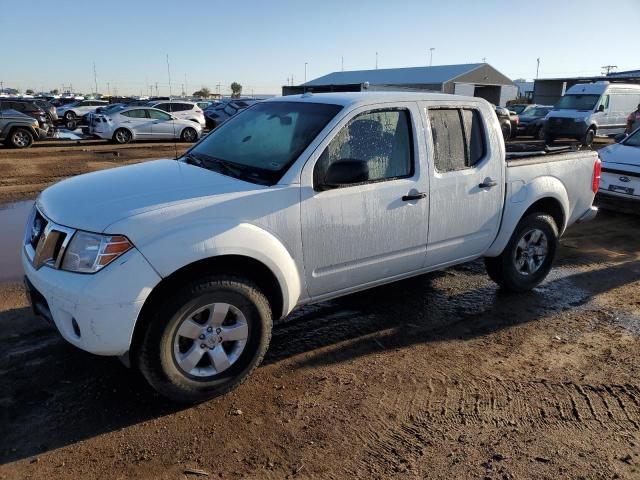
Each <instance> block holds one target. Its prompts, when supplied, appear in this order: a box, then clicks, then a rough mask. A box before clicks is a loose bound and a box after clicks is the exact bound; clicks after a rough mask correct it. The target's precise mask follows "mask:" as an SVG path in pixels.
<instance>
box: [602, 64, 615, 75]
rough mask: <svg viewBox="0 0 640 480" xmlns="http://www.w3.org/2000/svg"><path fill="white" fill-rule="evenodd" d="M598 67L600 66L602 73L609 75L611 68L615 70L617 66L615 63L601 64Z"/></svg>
mask: <svg viewBox="0 0 640 480" xmlns="http://www.w3.org/2000/svg"><path fill="white" fill-rule="evenodd" d="M600 68H602V74H603V75H609V73H611V70H617V69H618V66H617V65H603V66H602V67H600Z"/></svg>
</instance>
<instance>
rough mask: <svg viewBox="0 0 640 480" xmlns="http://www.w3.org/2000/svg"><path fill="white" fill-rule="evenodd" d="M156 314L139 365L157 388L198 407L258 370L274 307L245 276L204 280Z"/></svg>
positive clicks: (176, 295) (146, 333) (177, 293)
mask: <svg viewBox="0 0 640 480" xmlns="http://www.w3.org/2000/svg"><path fill="white" fill-rule="evenodd" d="M154 310H155V312H154V313H153V317H152V318H150V321H149V322H148V323H147V324H146V326H145V327H144V328H145V330H144V332H143V335H142V337H141V343H140V346H139V349H138V354H137V355H136V357H137V362H136V363H137V366H138V368H139V369H140V371H141V372H142V374H143V375H144V377H145V378H146V379H147V381H148V382H149V384H150V385H151V386H152V387H153V388H155V389H156V390H157V391H158V392H159V393H160V394H162V395H163V396H165V397H167V398H169V399H171V400H174V401H176V402H181V403H198V402H202V401H205V400H208V399H210V398H213V397H216V396H218V395H222V394H225V393H227V392H229V391H230V390H232V389H234V388H235V387H237V386H238V385H240V384H241V383H242V382H243V381H244V380H245V379H246V378H247V377H248V376H249V375H250V374H251V373H252V372H253V370H255V369H256V367H257V366H258V365H259V364H260V363H261V362H262V359H263V358H264V355H265V353H266V352H267V349H268V347H269V342H270V340H271V327H272V317H271V308H270V305H269V302H268V301H267V298H266V297H265V295H264V294H263V293H262V292H261V291H260V290H259V289H258V287H257V286H256V285H254V284H253V283H252V282H251V281H249V280H247V279H245V278H242V277H235V276H227V275H214V276H210V277H205V278H201V279H199V280H196V281H194V282H193V283H191V284H187V285H186V286H184V287H183V288H181V289H178V290H177V291H175V293H174V294H173V295H171V296H170V297H169V298H167V300H166V301H165V302H164V303H163V304H161V305H158V306H157V308H155V309H154ZM238 327H240V329H241V330H242V331H240V330H238ZM230 332H235V333H230ZM233 335H235V336H233ZM241 337H242V339H241V340H237V339H239V338H241ZM225 338H233V339H231V340H225Z"/></svg>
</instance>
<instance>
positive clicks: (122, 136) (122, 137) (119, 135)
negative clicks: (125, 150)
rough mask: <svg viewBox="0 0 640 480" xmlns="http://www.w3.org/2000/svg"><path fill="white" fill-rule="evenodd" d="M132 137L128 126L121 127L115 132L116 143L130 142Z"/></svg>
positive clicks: (114, 139)
mask: <svg viewBox="0 0 640 480" xmlns="http://www.w3.org/2000/svg"><path fill="white" fill-rule="evenodd" d="M131 138H132V137H131V132H130V131H129V130H127V129H126V128H119V129H117V130H116V131H115V132H114V133H113V141H114V142H115V143H119V144H125V143H129V142H130V141H131Z"/></svg>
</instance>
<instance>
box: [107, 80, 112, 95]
mask: <svg viewBox="0 0 640 480" xmlns="http://www.w3.org/2000/svg"><path fill="white" fill-rule="evenodd" d="M107 95H109V96H111V88H109V82H107Z"/></svg>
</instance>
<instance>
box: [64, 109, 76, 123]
mask: <svg viewBox="0 0 640 480" xmlns="http://www.w3.org/2000/svg"><path fill="white" fill-rule="evenodd" d="M64 119H65V120H66V121H67V122H74V121H75V120H76V114H75V112H72V111H71V110H69V111H68V112H66V113H65V114H64Z"/></svg>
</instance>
